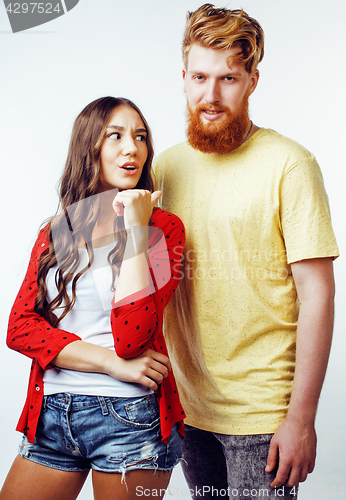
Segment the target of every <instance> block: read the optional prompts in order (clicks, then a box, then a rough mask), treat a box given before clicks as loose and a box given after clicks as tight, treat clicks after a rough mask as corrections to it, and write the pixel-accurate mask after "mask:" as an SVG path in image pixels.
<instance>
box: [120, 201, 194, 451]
mask: <svg viewBox="0 0 346 500" xmlns="http://www.w3.org/2000/svg"><path fill="white" fill-rule="evenodd" d="M152 221H153V226H154V227H152V228H151V231H150V237H149V244H148V248H149V252H148V257H149V264H150V274H151V278H152V283H153V286H152V287H148V288H147V289H146V290H145V291H144V292H143V290H142V291H140V292H138V293H135V294H133V295H131V296H130V297H127V301H126V302H127V303H124V302H123V301H120V302H118V303H114V302H113V309H112V312H111V325H112V331H113V335H114V337H115V338H117V339H119V341H118V342H116V344H115V349H116V352H117V354H118V356H120V357H123V358H132V357H135V356H138V355H139V354H141V353H142V352H144V351H145V350H146V349H149V348H151V349H153V350H155V351H158V352H161V353H163V354H165V355H166V356H167V355H168V353H167V348H166V343H165V339H164V336H163V332H162V319H163V312H164V308H165V307H166V305H167V304H168V302H169V301H170V299H171V298H172V295H173V293H174V290H175V289H176V287H177V285H178V283H179V280H180V278H181V276H182V273H181V267H180V266H181V261H182V253H183V248H184V244H185V230H184V226H183V224H182V222H181V220H180V219H179V218H178V217H176V216H175V215H173V214H169V213H168V212H165V211H164V210H161V209H155V210H154V212H153V215H152ZM157 398H158V401H159V405H160V416H161V434H162V440H163V441H165V442H166V441H167V439H168V437H169V435H170V433H171V428H172V425H173V424H175V423H176V422H181V420H182V418H185V413H184V411H183V409H182V407H181V404H180V401H179V397H178V392H177V387H176V383H175V380H174V376H173V373H172V371H170V372H169V375H168V377H167V378H166V379H165V382H164V384H161V386H160V387H159V389H158V391H157ZM179 428H180V432H181V433H182V434H183V426H182V425H179Z"/></svg>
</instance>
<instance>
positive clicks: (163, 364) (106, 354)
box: [51, 340, 172, 390]
mask: <svg viewBox="0 0 346 500" xmlns="http://www.w3.org/2000/svg"><path fill="white" fill-rule="evenodd" d="M51 364H52V365H53V366H56V367H58V368H67V369H69V370H76V371H80V372H87V373H104V374H106V375H110V376H111V377H113V378H115V379H117V380H122V381H123V382H131V383H134V384H143V385H145V386H146V387H149V388H150V389H153V390H156V389H157V386H158V385H159V384H161V382H162V381H163V380H164V379H165V378H166V377H167V375H168V372H169V371H170V370H171V368H172V366H171V362H170V361H169V359H168V357H167V356H165V355H164V354H162V353H160V352H156V351H153V350H152V349H147V350H146V351H144V352H143V353H142V354H141V355H140V356H137V357H136V358H131V359H122V358H119V356H118V355H117V354H116V352H115V351H113V350H112V349H107V348H106V347H102V346H99V345H95V344H90V343H89V342H84V341H82V340H76V341H75V342H71V343H70V344H68V345H67V346H65V347H64V348H63V349H62V350H61V351H60V353H59V354H58V355H57V356H56V357H55V358H54V359H53V361H52V363H51Z"/></svg>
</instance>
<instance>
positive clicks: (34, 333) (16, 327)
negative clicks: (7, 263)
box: [7, 226, 80, 370]
mask: <svg viewBox="0 0 346 500" xmlns="http://www.w3.org/2000/svg"><path fill="white" fill-rule="evenodd" d="M47 231H48V228H47V226H46V227H45V228H43V229H41V231H40V232H39V236H38V238H37V240H36V242H35V245H34V247H33V249H32V252H31V257H30V260H29V265H28V269H27V272H26V275H25V277H24V281H23V283H22V285H21V287H20V290H19V292H18V295H17V297H16V300H15V302H14V304H13V307H12V310H11V313H10V317H9V322H8V331H7V345H8V347H9V348H10V349H13V350H15V351H17V352H20V353H21V354H24V355H25V356H28V357H30V358H32V359H35V360H36V361H37V362H38V363H39V364H40V366H41V368H42V369H44V370H45V369H47V368H49V366H50V363H51V361H52V359H53V358H54V357H55V356H56V355H57V354H58V353H59V352H60V351H61V349H63V348H64V347H65V346H67V345H68V344H69V343H71V342H75V341H76V340H80V337H78V336H77V335H75V334H73V333H70V332H67V331H65V330H61V329H60V328H53V327H52V326H51V325H50V323H48V321H46V320H45V319H44V318H43V317H42V316H40V315H39V314H37V313H36V312H35V299H36V295H37V293H38V285H37V271H38V264H39V261H40V257H41V254H42V253H43V252H44V251H45V250H46V249H47V248H48V244H49V243H48V234H47Z"/></svg>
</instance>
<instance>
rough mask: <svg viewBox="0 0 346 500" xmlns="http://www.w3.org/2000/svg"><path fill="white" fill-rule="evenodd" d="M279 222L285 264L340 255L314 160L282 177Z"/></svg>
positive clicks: (298, 166)
mask: <svg viewBox="0 0 346 500" xmlns="http://www.w3.org/2000/svg"><path fill="white" fill-rule="evenodd" d="M280 221H281V230H282V234H283V238H284V241H285V245H286V252H287V262H288V264H290V263H292V262H297V261H300V260H305V259H312V258H321V257H334V258H336V257H337V256H338V255H339V251H338V246H337V243H336V240H335V236H334V232H333V228H332V223H331V215H330V209H329V203H328V196H327V193H326V190H325V187H324V182H323V177H322V173H321V170H320V167H319V165H318V164H317V162H316V160H315V158H314V157H311V158H306V159H302V160H299V161H297V162H296V163H295V164H294V165H292V166H291V167H290V168H289V169H288V170H287V171H286V172H285V173H284V175H283V177H282V180H281V185H280Z"/></svg>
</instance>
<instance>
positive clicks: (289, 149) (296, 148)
mask: <svg viewBox="0 0 346 500" xmlns="http://www.w3.org/2000/svg"><path fill="white" fill-rule="evenodd" d="M257 134H258V136H257V138H256V136H253V137H254V139H255V141H254V144H255V145H256V146H258V147H260V146H261V147H262V148H264V149H266V150H267V151H268V153H270V154H273V153H274V152H277V153H278V154H284V155H289V156H291V157H296V158H297V159H299V158H314V156H313V154H312V153H311V152H310V151H308V150H307V149H306V148H305V147H304V146H302V145H301V144H300V143H299V142H297V141H296V140H294V139H291V138H290V137H287V136H284V135H282V134H280V133H279V132H276V131H275V130H273V129H268V128H262V129H260V130H259V131H258V132H257Z"/></svg>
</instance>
